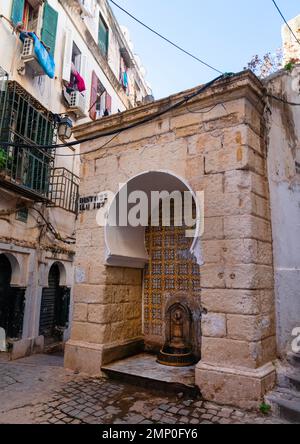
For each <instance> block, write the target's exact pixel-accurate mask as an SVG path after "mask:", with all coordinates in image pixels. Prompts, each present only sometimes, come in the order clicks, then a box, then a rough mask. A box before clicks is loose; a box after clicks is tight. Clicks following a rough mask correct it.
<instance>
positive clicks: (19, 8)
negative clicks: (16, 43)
mask: <svg viewBox="0 0 300 444" xmlns="http://www.w3.org/2000/svg"><path fill="white" fill-rule="evenodd" d="M24 7H25V0H13V4H12V9H11V21H12V22H13V24H14V25H15V26H16V25H17V24H18V23H20V22H23V14H24Z"/></svg>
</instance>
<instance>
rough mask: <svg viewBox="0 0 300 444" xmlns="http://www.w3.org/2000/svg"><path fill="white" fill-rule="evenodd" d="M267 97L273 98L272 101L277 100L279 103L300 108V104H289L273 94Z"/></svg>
mask: <svg viewBox="0 0 300 444" xmlns="http://www.w3.org/2000/svg"><path fill="white" fill-rule="evenodd" d="M267 97H271V98H272V99H274V100H277V101H278V102H282V103H285V104H286V105H291V106H300V103H295V102H289V101H288V100H285V99H282V98H281V97H277V96H274V95H273V94H267Z"/></svg>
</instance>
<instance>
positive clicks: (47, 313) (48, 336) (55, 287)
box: [39, 263, 70, 345]
mask: <svg viewBox="0 0 300 444" xmlns="http://www.w3.org/2000/svg"><path fill="white" fill-rule="evenodd" d="M60 274H61V273H60V268H59V264H58V263H55V264H53V265H52V267H51V268H50V271H49V276H48V287H45V288H43V291H42V301H41V313H40V329H39V334H40V335H42V336H44V338H45V344H46V345H47V344H51V343H53V342H62V341H63V334H64V331H65V329H66V328H67V327H68V322H69V307H70V288H67V287H62V286H60Z"/></svg>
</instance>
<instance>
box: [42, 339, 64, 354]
mask: <svg viewBox="0 0 300 444" xmlns="http://www.w3.org/2000/svg"><path fill="white" fill-rule="evenodd" d="M63 351H64V344H63V342H53V343H49V344H47V345H45V346H44V350H43V352H44V354H46V355H53V354H57V353H62V352H63Z"/></svg>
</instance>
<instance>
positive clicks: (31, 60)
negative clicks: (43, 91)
mask: <svg viewBox="0 0 300 444" xmlns="http://www.w3.org/2000/svg"><path fill="white" fill-rule="evenodd" d="M21 59H22V60H23V62H24V63H25V64H26V65H28V66H29V67H30V69H31V70H32V71H33V73H34V75H35V76H43V75H45V71H44V70H43V68H42V67H41V65H40V64H39V62H38V59H37V57H36V55H35V51H34V41H33V39H30V38H27V39H25V40H24V44H23V51H22V54H21Z"/></svg>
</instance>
